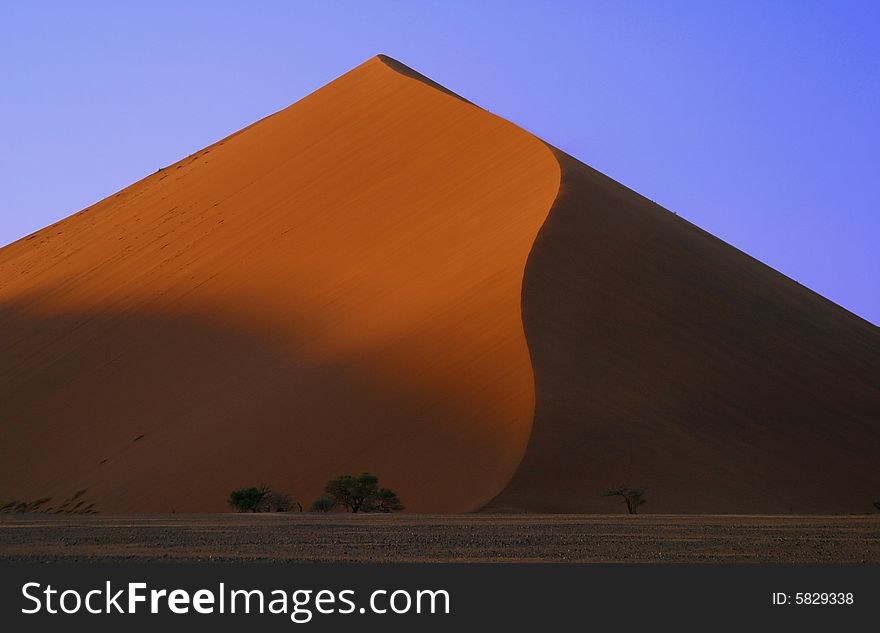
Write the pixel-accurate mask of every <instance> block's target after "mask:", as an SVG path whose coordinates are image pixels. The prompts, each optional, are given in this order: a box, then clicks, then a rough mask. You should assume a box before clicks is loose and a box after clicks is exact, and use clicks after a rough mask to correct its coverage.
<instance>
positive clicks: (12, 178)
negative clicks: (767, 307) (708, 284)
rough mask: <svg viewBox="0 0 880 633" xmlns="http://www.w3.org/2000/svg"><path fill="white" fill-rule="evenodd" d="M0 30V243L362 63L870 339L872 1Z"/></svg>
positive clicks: (365, 5) (369, 8) (275, 16)
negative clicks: (843, 316)
mask: <svg viewBox="0 0 880 633" xmlns="http://www.w3.org/2000/svg"><path fill="white" fill-rule="evenodd" d="M0 11H2V13H0V78H2V79H0V148H2V149H0V191H2V197H0V244H6V243H8V242H11V241H13V240H15V239H18V238H19V237H22V236H24V235H26V234H27V233H30V232H32V231H34V230H36V229H38V228H40V227H42V226H45V225H46V224H49V223H51V222H53V221H55V220H57V219H60V218H62V217H64V216H66V215H69V214H70V213H72V212H75V211H77V210H79V209H81V208H83V207H85V206H88V205H89V204H91V203H93V202H95V201H96V200H99V199H101V198H103V197H105V196H107V195H109V194H111V193H113V192H115V191H117V190H118V189H120V188H122V187H124V186H125V185H127V184H129V183H131V182H133V181H135V180H138V179H140V178H141V177H143V176H145V175H147V174H148V173H151V172H153V171H155V170H156V169H158V168H159V167H161V166H164V165H167V164H169V163H171V162H174V161H175V160H177V159H179V158H181V157H183V156H185V155H187V154H189V153H191V152H193V151H195V150H197V149H199V148H201V147H203V146H205V145H207V144H209V143H211V142H213V141H215V140H217V139H219V138H221V137H223V136H226V135H227V134H229V133H231V132H234V131H235V130H237V129H239V128H241V127H243V126H244V125H247V124H248V123H251V122H253V121H254V120H256V119H259V118H261V117H263V116H265V115H267V114H270V113H271V112H274V111H276V110H279V109H281V108H283V107H285V106H287V105H289V104H290V103H292V102H294V101H296V100H297V99H299V98H301V97H303V96H305V95H306V94H308V93H309V92H311V91H313V90H315V89H317V88H319V87H320V86H322V85H323V84H325V83H327V82H328V81H330V80H331V79H333V78H334V77H336V76H338V75H340V74H342V73H344V72H345V71H347V70H348V69H350V68H352V67H353V66H356V65H357V64H359V63H360V62H362V61H363V60H365V59H366V58H368V57H370V56H372V55H374V54H376V53H380V52H384V53H386V54H389V55H391V56H392V57H395V58H397V59H399V60H400V61H402V62H404V63H406V64H408V65H410V66H412V67H414V68H415V69H417V70H419V71H420V72H422V73H424V74H426V75H428V76H429V77H431V78H432V79H434V80H436V81H438V82H439V83H441V84H444V85H446V86H447V87H449V88H450V89H452V90H454V91H456V92H458V93H459V94H461V95H462V96H464V97H466V98H468V99H469V100H471V101H474V102H475V103H477V104H479V105H481V106H483V107H485V108H487V109H489V110H491V111H492V112H495V113H497V114H500V115H501V116H504V117H505V118H508V119H510V120H512V121H514V122H515V123H517V124H519V125H521V126H522V127H524V128H526V129H528V130H530V131H531V132H534V133H535V134H537V135H538V136H540V137H542V138H544V139H545V140H547V141H548V142H550V143H552V144H554V145H556V146H557V147H560V148H561V149H564V150H565V151H567V152H569V153H570V154H572V155H574V156H576V157H577V158H579V159H581V160H582V161H584V162H586V163H587V164H589V165H592V166H593V167H595V168H597V169H599V170H601V171H603V172H605V173H606V174H608V175H609V176H612V177H613V178H615V179H617V180H619V181H620V182H622V183H624V184H625V185H627V186H629V187H631V188H633V189H635V190H636V191H638V192H640V193H642V194H643V195H645V196H647V197H649V198H651V199H653V200H655V201H657V202H659V203H660V204H662V205H663V206H665V207H667V208H669V209H671V210H673V211H676V212H677V213H679V215H682V216H683V217H685V218H687V219H689V220H690V221H692V222H694V223H696V224H698V225H699V226H701V227H703V228H705V229H706V230H708V231H710V232H712V233H714V234H715V235H717V236H719V237H721V238H722V239H724V240H726V241H728V242H730V243H732V244H733V245H735V246H737V247H738V248H740V249H742V250H744V251H746V252H747V253H749V254H751V255H753V256H755V257H757V258H758V259H760V260H762V261H764V262H766V263H767V264H769V265H771V266H773V267H774V268H776V269H778V270H780V271H782V272H783V273H785V274H787V275H789V276H790V277H793V278H794V279H797V280H798V281H800V282H801V283H803V284H804V285H806V286H808V287H810V288H812V289H814V290H816V291H817V292H819V293H821V294H823V295H825V296H827V297H828V298H830V299H832V300H833V301H835V302H837V303H840V304H841V305H843V306H844V307H846V308H848V309H850V310H852V311H853V312H855V313H856V314H859V315H860V316H862V317H864V318H866V319H868V320H870V321H872V322H874V323H880V248H878V247H877V242H878V241H880V240H878V238H880V201H878V196H877V194H876V191H875V189H876V188H877V185H878V183H880V177H878V176H880V116H878V113H880V37H878V36H877V30H878V26H880V2H831V1H828V2H810V1H809V0H803V1H794V0H792V1H789V2H785V1H780V0H776V1H769V2H768V1H763V2H758V1H742V2H722V1H719V2H680V1H674V0H673V1H664V2H626V1H616V2H615V1H609V2H586V1H580V2H552V1H550V2H546V1H543V2H538V1H535V2H473V1H471V2H454V1H445V2H418V1H411V2H330V1H328V2H294V1H291V2H194V1H190V2H180V1H179V0H178V1H176V2H163V1H160V0H154V1H151V2H139V3H135V2H126V3H120V2H88V1H84V2H76V3H71V2H55V3H49V2H38V1H34V2H20V3H15V4H13V3H7V4H6V5H5V6H4V7H3V8H2V10H0Z"/></svg>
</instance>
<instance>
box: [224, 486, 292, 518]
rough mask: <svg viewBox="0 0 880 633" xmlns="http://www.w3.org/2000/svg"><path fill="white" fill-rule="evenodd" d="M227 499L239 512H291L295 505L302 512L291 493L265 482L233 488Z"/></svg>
mask: <svg viewBox="0 0 880 633" xmlns="http://www.w3.org/2000/svg"><path fill="white" fill-rule="evenodd" d="M227 501H228V503H229V505H231V506H232V507H233V508H235V509H236V510H238V511H239V512H290V511H291V510H293V507H294V506H297V507H298V508H299V511H300V512H302V506H301V505H300V504H299V503H297V502H296V501H295V500H294V498H293V497H292V496H291V495H289V494H287V493H286V492H280V491H278V490H275V489H273V488H270V487H269V486H267V485H265V484H263V485H262V486H260V487H259V488H257V487H256V486H251V487H249V488H241V489H240V490H233V491H232V492H231V493H229V499H228V500H227Z"/></svg>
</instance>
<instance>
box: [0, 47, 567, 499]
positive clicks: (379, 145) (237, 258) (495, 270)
mask: <svg viewBox="0 0 880 633" xmlns="http://www.w3.org/2000/svg"><path fill="white" fill-rule="evenodd" d="M559 174H560V170H559V165H558V163H557V161H556V160H555V158H554V156H553V154H552V153H551V151H550V150H549V149H548V148H547V147H546V146H545V145H544V144H543V143H542V142H541V141H540V140H538V139H536V138H534V137H533V136H531V135H529V134H527V133H525V132H524V131H522V130H520V129H519V128H517V127H515V126H514V125H512V124H510V123H508V122H507V121H504V120H502V119H500V118H498V117H496V116H494V115H491V114H489V113H488V112H486V111H484V110H481V109H479V108H477V107H475V106H473V105H471V104H469V103H467V102H466V101H464V100H462V99H459V98H455V96H453V95H451V94H449V93H445V92H443V91H440V90H438V89H436V87H434V86H432V85H430V83H428V82H427V81H422V80H421V78H420V77H419V76H418V75H416V74H415V73H414V72H413V71H411V70H409V69H408V68H406V67H405V66H402V65H401V64H399V63H397V62H395V61H393V60H390V59H388V58H384V57H376V58H373V59H371V60H369V61H367V62H366V63H364V64H363V65H361V66H359V67H358V68H356V69H354V70H353V71H351V72H349V73H348V74H346V75H344V76H343V77H341V78H339V79H337V80H336V81H334V82H332V83H331V84H329V85H327V86H326V87H324V88H322V89H321V90H319V91H318V92H316V93H314V94H312V95H310V96H308V97H306V98H305V99H303V100H302V101H300V102H298V103H296V104H294V105H293V106H291V107H289V108H287V109H286V110H283V111H281V112H279V113H277V114H275V115H272V116H270V117H268V118H266V119H264V120H262V121H260V122H258V123H256V124H254V125H252V126H250V127H248V128H246V129H245V130H243V131H241V132H239V133H237V134H234V135H232V136H230V137H229V138H227V139H225V140H224V141H221V142H219V143H217V144H215V145H212V146H211V147H209V148H207V149H205V150H202V151H199V152H197V153H196V154H193V155H192V156H190V157H188V158H186V159H184V160H182V161H180V162H179V163H177V164H175V165H171V166H169V167H166V168H165V169H162V170H160V171H159V172H157V173H155V174H153V175H151V176H149V177H148V178H146V179H144V180H142V181H140V182H138V183H136V184H134V185H132V186H130V187H128V188H127V189H125V190H123V191H121V192H120V193H118V194H116V195H114V196H111V197H109V198H107V199H106V200H103V201H102V202H100V203H98V204H96V205H94V206H93V207H90V208H88V209H86V210H84V211H82V212H80V213H78V214H76V215H74V216H71V217H69V218H67V219H65V220H63V221H61V222H59V223H57V224H56V225H53V226H51V227H48V228H46V229H44V230H42V231H39V232H38V233H35V234H34V235H32V236H30V237H27V238H25V239H23V240H20V241H19V242H16V243H14V244H12V245H10V246H8V247H6V248H4V249H2V251H0V350H2V356H0V406H2V408H0V411H2V419H0V451H2V459H0V499H2V498H13V499H25V500H33V499H36V498H39V497H44V496H51V497H53V500H54V501H53V503H55V502H60V501H61V500H63V499H64V498H66V497H68V496H69V495H71V494H73V493H74V492H75V491H77V490H82V489H85V490H86V493H84V494H83V496H82V497H81V499H84V500H86V501H87V502H88V503H95V504H96V505H95V509H97V510H100V511H105V512H107V511H114V512H115V511H138V512H141V511H144V512H146V511H149V512H153V511H156V512H168V511H171V510H172V509H174V510H176V511H178V512H180V511H203V510H205V511H211V510H224V509H226V505H225V499H226V497H227V495H228V493H229V491H230V490H232V489H234V488H237V487H241V486H244V485H254V484H260V483H261V482H264V483H268V484H270V485H273V486H275V487H278V488H281V489H283V490H289V491H290V492H292V493H293V494H294V495H295V496H296V497H297V498H299V499H302V500H303V501H305V502H308V501H310V500H311V499H313V498H314V497H316V496H317V495H318V494H319V493H320V491H321V487H322V484H323V482H324V481H326V480H327V479H328V478H329V477H330V476H332V475H336V474H340V473H345V472H357V471H360V470H369V471H371V472H374V473H376V474H378V475H380V477H381V480H382V482H383V483H384V484H385V485H388V486H390V487H392V488H394V489H395V490H397V491H398V492H399V494H400V496H401V498H402V500H403V501H404V503H405V504H406V506H407V508H408V509H411V510H414V511H440V512H450V511H466V510H473V509H476V508H479V507H480V506H481V505H483V504H484V503H485V502H486V501H488V500H489V499H491V498H492V497H493V496H494V495H495V494H497V493H498V492H499V491H500V490H501V489H502V487H503V486H504V485H505V484H506V483H507V481H508V480H509V479H510V476H511V475H512V473H513V471H514V469H515V468H516V466H517V464H518V463H519V461H520V459H521V457H522V454H523V451H524V448H525V445H526V442H527V439H528V435H529V431H530V429H531V423H532V415H533V410H534V389H533V384H534V383H533V376H532V371H531V366H530V362H529V355H528V349H527V346H526V341H525V338H524V333H523V329H522V321H521V315H520V292H521V282H522V276H523V269H524V267H525V262H526V259H527V257H528V253H529V251H530V249H531V246H532V243H533V242H534V239H535V236H536V235H537V233H538V230H539V229H540V227H541V225H542V223H543V221H544V219H545V218H546V216H547V213H548V211H549V209H550V206H551V205H552V203H553V200H554V198H555V196H556V192H557V189H558V186H559ZM81 507H84V506H81Z"/></svg>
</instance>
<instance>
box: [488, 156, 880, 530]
mask: <svg viewBox="0 0 880 633" xmlns="http://www.w3.org/2000/svg"><path fill="white" fill-rule="evenodd" d="M557 156H558V158H559V161H560V163H561V165H562V168H563V177H562V184H561V186H560V192H559V197H558V199H557V200H556V202H555V204H554V206H553V209H552V211H551V212H550V215H549V217H548V219H547V222H546V223H545V225H544V227H543V228H542V229H541V232H540V234H539V237H538V239H537V241H536V243H535V246H534V249H533V251H532V253H531V255H530V258H529V261H528V264H527V267H526V275H525V279H524V282H523V320H524V324H525V330H526V336H527V339H528V342H529V348H530V350H531V354H532V360H533V366H534V371H535V379H536V391H537V407H536V413H535V423H534V428H533V432H532V437H531V440H530V443H529V447H528V450H527V451H526V455H525V458H524V460H523V463H522V465H521V466H520V468H519V470H518V471H517V473H516V475H515V476H514V478H513V480H512V482H511V483H510V485H509V486H508V487H507V488H506V489H505V491H504V492H503V493H502V494H501V495H500V496H499V497H498V498H497V499H495V500H494V502H493V503H491V504H490V505H489V508H492V509H496V510H529V511H549V512H612V511H613V512H619V511H621V510H622V509H623V503H622V501H621V499H620V498H606V497H603V496H601V495H602V492H603V491H604V490H605V489H607V488H610V487H615V486H618V485H630V486H643V487H646V488H647V489H648V499H649V501H648V505H647V506H645V507H644V508H643V510H644V511H647V512H722V513H738V512H741V513H765V512H768V513H770V512H772V513H788V512H795V513H836V512H853V513H862V512H870V511H871V502H872V501H874V500H876V499H877V498H880V471H878V457H880V330H878V328H876V327H875V326H873V325H871V324H870V323H867V322H866V321H863V320H862V319H860V318H858V317H856V316H855V315H853V314H851V313H849V312H847V311H846V310H844V309H843V308H841V307H839V306H837V305H835V304H833V303H831V302H829V301H827V300H826V299H824V298H822V297H820V296H819V295H817V294H815V293H813V292H811V291H810V290H808V289H806V288H804V287H803V286H801V285H800V284H798V283H796V282H794V281H792V280H791V279H789V278H787V277H785V276H783V275H781V274H779V273H778V272H776V271H774V270H772V269H770V268H768V267H767V266H765V265H763V264H761V263H760V262H758V261H756V260H754V259H752V258H751V257H749V256H747V255H745V254H744V253H742V252H740V251H738V250H736V249H735V248H733V247H731V246H730V245H728V244H725V243H724V242H722V241H720V240H718V239H716V238H714V237H713V236H711V235H709V234H708V233H706V232H704V231H702V230H700V229H699V228H697V227H695V226H693V225H692V224H690V223H688V222H686V221H684V220H683V219H681V218H679V217H678V216H676V215H674V214H672V213H669V212H668V211H666V210H664V209H662V208H661V207H659V206H657V205H655V204H653V203H652V202H650V201H649V200H647V199H645V198H643V197H642V196H640V195H638V194H636V193H634V192H633V191H631V190H629V189H627V188H626V187H623V186H622V185H620V184H618V183H616V182H614V181H613V180H611V179H610V178H607V177H606V176H603V175H602V174H600V173H598V172H596V171H595V170H593V169H590V168H589V167H587V166H586V165H583V164H582V163H580V162H578V161H576V160H575V159H573V158H571V157H570V156H567V155H565V154H564V153H562V152H557Z"/></svg>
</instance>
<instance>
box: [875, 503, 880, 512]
mask: <svg viewBox="0 0 880 633" xmlns="http://www.w3.org/2000/svg"><path fill="white" fill-rule="evenodd" d="M874 507H875V508H877V509H878V510H880V501H875V502H874Z"/></svg>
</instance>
